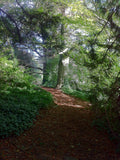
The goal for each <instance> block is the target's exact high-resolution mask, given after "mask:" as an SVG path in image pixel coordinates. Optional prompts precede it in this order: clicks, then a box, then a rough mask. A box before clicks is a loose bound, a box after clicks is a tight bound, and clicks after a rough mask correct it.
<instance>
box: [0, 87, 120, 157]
mask: <svg viewBox="0 0 120 160" xmlns="http://www.w3.org/2000/svg"><path fill="white" fill-rule="evenodd" d="M44 89H45V90H47V91H49V92H51V93H52V94H53V96H54V101H55V103H56V105H55V106H53V107H52V108H50V109H42V110H41V111H40V115H38V116H37V119H36V121H35V123H34V126H33V127H32V128H31V129H29V130H28V131H25V132H24V133H23V134H22V135H21V136H18V137H11V138H7V139H3V140H0V154H1V159H0V160H2V159H3V160H120V158H119V155H117V154H116V153H115V145H114V144H113V143H112V142H111V141H110V140H109V138H108V134H107V133H105V131H98V130H97V129H96V128H95V127H93V126H92V120H93V114H92V112H91V111H90V109H89V105H90V104H89V103H88V102H84V101H81V100H80V99H77V98H73V97H71V96H69V95H66V94H64V93H62V92H61V91H60V90H57V89H52V88H44Z"/></svg>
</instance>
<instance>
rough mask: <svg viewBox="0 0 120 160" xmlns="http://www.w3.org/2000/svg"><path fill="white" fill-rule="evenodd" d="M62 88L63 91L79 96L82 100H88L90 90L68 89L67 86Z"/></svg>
mask: <svg viewBox="0 0 120 160" xmlns="http://www.w3.org/2000/svg"><path fill="white" fill-rule="evenodd" d="M62 90H63V92H64V93H66V94H69V95H71V96H74V97H77V98H80V99H82V100H84V101H90V92H88V91H82V90H81V91H80V90H79V91H77V90H73V89H70V88H68V87H63V88H62Z"/></svg>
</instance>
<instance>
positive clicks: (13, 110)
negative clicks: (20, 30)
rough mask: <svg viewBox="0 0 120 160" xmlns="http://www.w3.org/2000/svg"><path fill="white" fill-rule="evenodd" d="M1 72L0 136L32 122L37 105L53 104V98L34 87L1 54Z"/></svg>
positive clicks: (26, 75) (29, 79) (18, 69)
mask: <svg viewBox="0 0 120 160" xmlns="http://www.w3.org/2000/svg"><path fill="white" fill-rule="evenodd" d="M3 62H4V63H3ZM5 63H6V65H5ZM0 72H1V73H2V74H1V75H0V136H1V137H6V136H10V135H19V134H20V133H21V132H23V131H24V130H25V129H27V128H28V127H30V126H32V125H33V121H34V120H35V117H36V115H37V114H39V110H40V108H47V107H49V106H50V105H52V104H53V99H52V96H51V94H50V93H48V92H46V91H44V90H43V89H40V88H37V87H35V86H34V85H33V84H32V79H33V78H32V77H31V76H29V75H28V74H25V73H24V70H23V69H21V68H20V67H18V66H14V63H13V61H12V60H11V61H9V60H8V59H7V58H5V57H4V58H0Z"/></svg>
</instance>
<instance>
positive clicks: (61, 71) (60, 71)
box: [56, 55, 65, 89]
mask: <svg viewBox="0 0 120 160" xmlns="http://www.w3.org/2000/svg"><path fill="white" fill-rule="evenodd" d="M63 56H64V55H60V59H59V64H58V78H57V86H56V88H57V89H60V88H61V87H62V85H63V83H64V73H65V67H64V64H63V62H62V61H63Z"/></svg>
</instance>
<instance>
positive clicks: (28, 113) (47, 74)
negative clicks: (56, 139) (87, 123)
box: [0, 0, 120, 140]
mask: <svg viewBox="0 0 120 160" xmlns="http://www.w3.org/2000/svg"><path fill="white" fill-rule="evenodd" d="M119 16H120V1H118V0H111V1H109V0H64V1H63V0H9V1H6V0H1V1H0V94H1V97H0V111H1V112H0V136H8V135H11V134H19V133H21V131H23V130H24V129H26V128H27V127H29V126H31V125H32V120H33V119H34V118H35V115H36V114H37V113H38V110H39V108H42V107H48V106H50V104H52V103H53V100H52V96H51V95H50V94H49V93H47V92H45V91H43V90H42V89H40V86H46V87H52V88H57V89H62V90H63V91H64V92H65V93H67V94H71V95H74V96H76V97H79V98H81V99H83V100H86V101H90V102H91V103H92V110H93V111H94V112H95V114H96V119H95V120H94V122H93V124H94V125H96V126H98V128H102V129H103V128H104V129H107V131H108V132H109V133H110V135H112V137H114V138H115V139H117V140H118V139H120V125H119V123H120V53H119V52H120V19H119ZM36 106H38V107H36ZM39 106H40V107H39ZM18 114H19V115H20V116H19V118H18Z"/></svg>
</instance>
